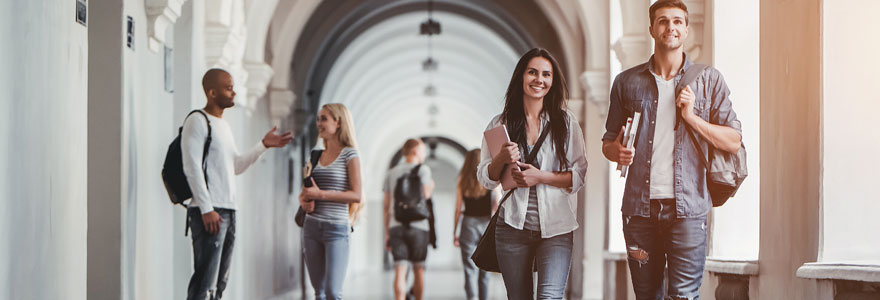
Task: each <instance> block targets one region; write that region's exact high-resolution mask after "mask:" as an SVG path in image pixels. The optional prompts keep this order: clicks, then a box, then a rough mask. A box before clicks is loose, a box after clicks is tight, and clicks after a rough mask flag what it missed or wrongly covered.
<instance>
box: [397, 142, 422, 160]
mask: <svg viewBox="0 0 880 300" xmlns="http://www.w3.org/2000/svg"><path fill="white" fill-rule="evenodd" d="M423 144H424V142H422V139H420V138H413V139H408V140H406V143H403V149H401V151H402V152H403V155H404V156H410V155H413V154H414V153H415V150H416V147H418V146H421V145H423Z"/></svg>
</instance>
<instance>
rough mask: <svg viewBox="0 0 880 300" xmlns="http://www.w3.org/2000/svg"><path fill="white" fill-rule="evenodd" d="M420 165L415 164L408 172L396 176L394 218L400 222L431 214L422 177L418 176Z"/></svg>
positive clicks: (416, 219)
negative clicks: (398, 176)
mask: <svg viewBox="0 0 880 300" xmlns="http://www.w3.org/2000/svg"><path fill="white" fill-rule="evenodd" d="M421 167H422V165H417V166H416V167H415V168H413V169H412V170H411V171H410V172H409V173H407V174H405V175H403V176H401V177H400V178H397V184H396V185H395V186H394V219H395V220H397V221H398V222H400V223H403V224H408V223H410V222H413V221H420V220H424V219H427V218H428V217H429V216H430V215H431V212H430V210H429V209H428V203H427V199H425V191H424V187H423V186H422V179H421V178H420V177H419V169H420V168H421Z"/></svg>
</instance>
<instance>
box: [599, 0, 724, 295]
mask: <svg viewBox="0 0 880 300" xmlns="http://www.w3.org/2000/svg"><path fill="white" fill-rule="evenodd" d="M648 15H649V18H650V20H651V26H650V27H649V29H650V31H651V36H652V37H653V38H654V55H653V56H651V58H650V59H649V60H648V62H647V63H644V64H641V65H638V66H635V67H633V68H631V69H629V70H626V71H624V72H622V73H620V75H618V76H617V78H616V79H615V80H614V84H613V86H612V88H611V99H610V100H611V101H610V106H609V111H608V120H607V122H606V123H605V129H606V132H605V135H604V136H603V137H602V153H603V154H604V155H605V157H606V158H608V160H610V161H614V162H618V163H620V164H622V165H630V167H629V174H628V175H627V178H626V188H625V190H624V194H623V207H622V209H621V210H622V212H623V235H624V239H625V240H626V246H627V254H628V257H629V260H628V261H629V268H630V273H631V274H632V281H633V290H634V291H635V294H636V298H638V299H658V300H659V299H696V298H697V297H699V289H700V284H701V283H702V275H703V270H704V267H705V264H706V216H707V215H708V214H709V210H710V209H711V208H712V200H711V199H709V192H708V190H707V185H706V169H705V166H704V165H703V162H702V161H701V160H703V159H705V158H701V157H700V155H701V154H700V151H698V150H697V148H696V147H700V148H702V153H709V152H708V150H709V148H714V149H715V150H716V151H725V152H730V153H735V152H736V151H737V150H738V149H739V147H740V139H741V134H742V130H741V125H740V122H739V120H738V119H737V118H736V113H735V112H734V111H733V107H732V104H731V101H730V90H729V89H728V88H727V84H725V82H724V78H723V77H722V76H721V73H720V72H719V71H718V70H716V69H714V68H711V67H709V68H706V69H705V70H704V71H703V72H702V73H701V74H700V76H698V77H697V78H696V80H695V81H694V82H693V83H691V84H690V86H687V87H685V88H684V89H683V90H681V91H676V86H678V83H679V81H680V80H681V79H682V76H683V74H684V73H685V72H687V71H688V70H689V69H690V68H692V67H694V66H693V63H692V62H691V61H690V60H688V57H687V55H686V54H685V53H684V46H683V45H684V41H685V39H687V35H688V13H687V6H686V5H685V4H684V2H682V1H681V0H659V1H657V2H656V3H654V4H653V5H651V8H650V9H649V13H648ZM635 112H641V118H640V121H639V131H638V135H637V136H636V137H635V138H636V144H635V149H632V148H627V147H625V146H623V145H622V144H621V136H622V134H623V130H622V129H623V125H624V124H625V123H626V119H627V117H631V116H633V113H635ZM688 128H690V130H688ZM689 131H690V132H689ZM691 132H692V133H693V134H694V135H696V139H698V142H697V143H696V144H695V143H693V142H692V140H691V138H690V137H689V136H688V135H690V134H691ZM664 277H665V280H664ZM664 297H665V298H664Z"/></svg>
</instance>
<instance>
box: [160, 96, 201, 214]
mask: <svg viewBox="0 0 880 300" xmlns="http://www.w3.org/2000/svg"><path fill="white" fill-rule="evenodd" d="M193 113H200V114H201V115H202V116H204V117H205V121H207V122H208V138H207V139H205V148H204V150H203V151H202V172H203V173H204V174H205V184H207V183H208V173H207V164H206V163H205V161H206V159H207V158H208V148H209V147H210V146H211V120H209V119H208V115H206V114H205V113H204V112H202V111H201V110H194V111H191V112H190V113H189V114H187V115H186V117H187V118H189V116H190V115H192V114H193ZM183 122H184V123H186V118H184V120H183ZM182 133H183V126H180V129H178V130H177V137H176V138H174V141H172V142H171V145H168V152H167V153H166V154H165V165H164V166H163V167H162V182H164V183H165V190H166V191H168V198H170V199H171V203H173V204H180V205H183V206H184V207H186V205H185V204H183V201H186V200H187V199H189V198H192V190H191V189H190V188H189V183H188V182H187V181H186V174H184V173H183V153H182V152H181V149H180V135H181V134H182Z"/></svg>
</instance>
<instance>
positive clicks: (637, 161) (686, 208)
mask: <svg viewBox="0 0 880 300" xmlns="http://www.w3.org/2000/svg"><path fill="white" fill-rule="evenodd" d="M653 59H654V57H653V56H651V59H649V60H648V62H646V63H644V64H641V65H638V66H635V67H633V68H631V69H629V70H626V71H624V72H622V73H620V74H619V75H617V77H616V78H615V79H614V84H613V85H612V87H611V103H610V104H609V108H608V119H607V120H606V121H605V135H604V136H602V140H612V141H613V140H615V139H616V138H617V134H618V133H619V132H620V129H621V127H623V126H624V125H625V124H626V119H627V118H628V117H632V116H633V112H636V111H640V112H641V113H642V114H641V119H640V120H639V131H638V133H637V135H636V141H635V157H634V158H633V163H632V165H631V166H630V167H629V171H628V174H627V178H626V188H625V190H624V192H623V207H622V208H621V211H622V212H623V215H624V216H642V217H648V216H649V214H650V210H651V203H650V201H651V199H650V197H651V181H650V180H651V155H652V152H653V148H654V145H653V143H654V127H655V126H654V124H655V123H656V122H660V121H662V122H667V121H668V122H673V121H672V120H657V99H658V95H657V94H658V91H657V82H656V81H655V79H654V76H653V75H652V74H651V72H652V71H653V66H652V61H653ZM691 65H693V63H692V62H691V61H690V60H688V58H687V55H685V56H684V64H682V68H681V70H679V72H678V74H677V75H676V76H675V84H676V85H678V81H679V80H681V76H682V75H683V74H684V72H685V71H686V70H687V69H688V68H689V67H690V66H691ZM690 87H691V90H693V92H694V95H696V102H695V103H694V114H696V115H697V116H699V117H700V118H702V119H703V120H706V121H708V122H709V123H712V124H717V125H723V126H727V127H730V128H733V129H735V130H736V131H737V132H739V133H740V135H742V125H741V124H740V122H739V120H738V119H737V118H736V113H735V112H734V111H733V107H732V105H731V102H730V90H729V89H728V88H727V84H726V83H725V82H724V78H723V77H722V76H721V72H719V71H718V70H717V69H715V68H712V67H709V68H706V70H704V71H703V73H702V74H700V76H699V77H697V79H696V80H695V81H694V82H693V83H691V84H690ZM694 134H695V135H696V137H697V141H698V143H699V147H701V148H702V149H703V150H702V151H703V153H709V152H708V151H709V144H708V143H707V142H706V141H705V140H704V139H703V138H702V137H701V136H700V134H698V133H696V132H694ZM718 151H721V150H718ZM699 155H700V154H699V152H697V149H696V148H695V147H694V144H693V142H692V141H691V139H690V137H688V132H687V129H686V128H685V123H684V120H682V121H681V124H680V125H679V126H678V128H677V129H676V130H675V146H674V150H673V158H674V161H673V168H674V172H675V176H674V182H673V184H674V186H675V212H676V215H677V216H678V217H679V218H695V217H702V216H705V215H706V214H708V213H709V209H710V208H712V200H711V199H710V198H709V191H708V189H707V187H706V169H705V167H703V164H702V163H701V162H700V157H699Z"/></svg>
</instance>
